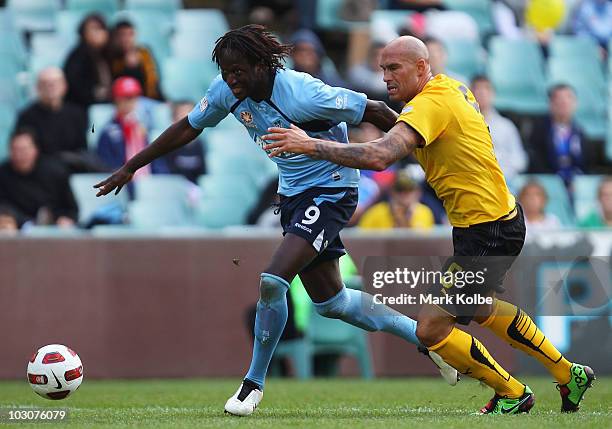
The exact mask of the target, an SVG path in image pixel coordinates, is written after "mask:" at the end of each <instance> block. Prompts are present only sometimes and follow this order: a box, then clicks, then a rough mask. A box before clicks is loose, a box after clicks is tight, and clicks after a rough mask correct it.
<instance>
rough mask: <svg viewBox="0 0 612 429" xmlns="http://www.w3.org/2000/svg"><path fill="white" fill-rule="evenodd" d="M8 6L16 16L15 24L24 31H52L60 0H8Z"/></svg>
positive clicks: (59, 7)
mask: <svg viewBox="0 0 612 429" xmlns="http://www.w3.org/2000/svg"><path fill="white" fill-rule="evenodd" d="M7 7H8V8H9V9H10V10H11V12H12V13H13V14H14V17H15V25H16V26H17V28H19V29H21V30H24V31H51V30H53V29H54V28H55V14H56V13H57V12H58V11H59V10H60V9H61V1H60V0H8V1H7Z"/></svg>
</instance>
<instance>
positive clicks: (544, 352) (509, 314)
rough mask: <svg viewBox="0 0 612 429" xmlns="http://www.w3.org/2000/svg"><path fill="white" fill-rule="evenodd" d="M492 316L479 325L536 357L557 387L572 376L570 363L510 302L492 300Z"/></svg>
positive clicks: (528, 318)
mask: <svg viewBox="0 0 612 429" xmlns="http://www.w3.org/2000/svg"><path fill="white" fill-rule="evenodd" d="M494 305H495V308H494V310H493V313H492V314H491V316H489V318H488V319H487V320H485V321H484V322H483V323H482V324H481V325H482V326H484V327H487V328H489V329H490V330H491V331H493V332H494V333H495V335H497V336H498V337H500V338H501V339H503V340H504V341H505V342H507V343H508V344H510V345H511V346H512V347H514V348H517V349H519V350H521V351H522V352H524V353H527V354H528V355H529V356H533V357H534V358H536V359H537V360H538V361H540V363H541V364H542V365H544V366H545V367H546V368H547V369H548V371H549V372H550V373H551V374H552V376H553V377H554V378H555V380H557V382H559V384H566V383H567V382H568V381H569V379H570V377H571V375H570V368H571V366H572V364H571V362H569V361H568V360H567V359H565V358H564V357H563V355H562V354H561V353H560V352H559V350H557V348H556V347H555V346H553V344H552V343H551V342H550V340H549V339H548V338H546V336H545V335H544V334H543V333H542V331H540V329H539V328H538V327H537V326H536V324H535V323H533V320H531V317H529V316H528V315H527V313H525V312H524V311H523V310H521V309H520V308H517V307H516V306H515V305H512V304H510V303H509V302H506V301H502V300H499V299H496V300H495V304H494Z"/></svg>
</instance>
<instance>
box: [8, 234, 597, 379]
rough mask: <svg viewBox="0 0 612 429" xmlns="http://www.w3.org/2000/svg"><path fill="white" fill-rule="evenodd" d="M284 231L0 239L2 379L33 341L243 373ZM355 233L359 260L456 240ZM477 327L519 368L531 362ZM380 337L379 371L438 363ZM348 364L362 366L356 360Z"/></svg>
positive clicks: (128, 371) (89, 361)
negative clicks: (258, 304) (249, 316)
mask: <svg viewBox="0 0 612 429" xmlns="http://www.w3.org/2000/svg"><path fill="white" fill-rule="evenodd" d="M278 242H279V239H278V237H277V236H276V235H274V236H264V237H254V238H247V237H240V236H238V237H234V238H231V237H230V238H228V237H218V238H215V237H210V238H163V239H162V238H153V237H152V238H134V239H126V238H120V239H114V238H104V239H99V238H98V239H95V238H89V237H88V238H72V239H62V238H26V239H23V238H22V239H19V238H16V239H10V238H6V239H1V240H0V361H1V363H2V365H0V378H20V377H23V376H24V375H25V368H26V363H27V360H28V359H29V358H30V355H31V353H32V352H33V351H34V350H35V348H36V347H39V346H42V345H44V344H50V343H55V342H57V343H65V344H67V345H69V346H71V347H73V348H74V349H75V350H77V351H78V353H79V355H80V356H81V358H82V360H83V362H84V364H85V368H86V372H87V375H88V376H91V377H99V378H116V377H127V378H140V377H196V376H197V377H209V376H211V377H226V376H241V375H243V374H244V371H245V369H246V368H247V366H248V362H249V359H250V355H251V342H250V339H249V336H248V332H247V330H246V328H245V322H244V320H245V311H246V310H247V308H248V307H249V306H250V305H252V304H253V303H254V302H255V301H256V300H257V297H258V291H257V286H258V282H259V273H260V272H261V271H262V270H263V269H265V267H266V264H267V263H268V261H269V258H270V256H271V254H272V252H273V251H274V249H275V247H276V246H277V245H278ZM345 242H346V244H347V247H348V248H349V249H350V251H351V254H352V255H353V257H354V259H355V260H356V262H357V263H358V265H361V264H362V262H363V259H364V258H365V257H366V256H368V255H444V254H450V252H451V250H452V247H451V242H450V239H449V237H448V235H446V234H445V235H443V236H439V237H438V236H434V237H431V236H427V235H422V236H420V237H412V238H409V239H407V238H405V237H402V236H395V237H393V235H391V234H390V235H389V236H384V237H383V238H381V237H380V236H379V237H374V236H372V237H368V236H365V237H361V236H350V234H349V237H348V238H346V239H345ZM604 329H605V328H604ZM474 330H475V332H477V335H478V336H479V337H480V338H481V339H482V340H483V342H484V343H485V344H487V346H488V347H489V348H490V350H491V351H492V352H493V353H494V355H495V356H496V357H497V358H498V360H499V361H500V362H501V363H502V364H504V365H506V366H507V367H508V368H509V369H512V370H520V369H521V368H529V367H528V366H525V365H524V364H521V363H520V362H519V360H518V357H517V355H516V354H515V352H514V351H513V350H512V349H510V348H509V347H508V346H507V345H506V344H502V343H501V342H500V341H499V340H497V339H496V338H492V336H491V335H489V333H488V332H484V331H483V330H482V329H480V328H474ZM370 344H371V348H372V351H373V362H374V369H375V374H376V375H377V376H402V375H424V374H434V373H435V371H434V368H433V366H432V365H429V364H428V363H427V362H426V360H425V358H424V357H422V356H421V355H419V354H418V353H416V352H415V350H414V348H412V347H410V346H406V344H405V343H403V342H402V341H400V340H398V339H396V338H393V337H391V336H390V335H387V334H370ZM598 369H599V370H600V371H601V368H598ZM343 372H344V373H345V374H348V375H352V374H356V366H355V365H354V364H352V363H348V364H345V365H343Z"/></svg>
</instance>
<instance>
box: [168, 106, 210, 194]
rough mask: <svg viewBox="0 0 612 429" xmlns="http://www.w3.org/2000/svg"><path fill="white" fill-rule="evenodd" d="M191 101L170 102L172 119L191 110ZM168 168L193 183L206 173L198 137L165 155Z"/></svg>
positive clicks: (176, 119)
mask: <svg viewBox="0 0 612 429" xmlns="http://www.w3.org/2000/svg"><path fill="white" fill-rule="evenodd" d="M192 108H193V103H192V102H191V101H176V102H174V103H173V104H172V120H173V121H174V122H177V121H179V120H181V119H183V118H184V117H185V116H187V115H188V114H189V112H191V109H192ZM166 162H167V163H168V169H169V170H170V173H172V174H181V175H183V176H185V177H186V178H187V179H188V180H190V181H192V182H193V183H197V181H198V177H199V176H201V175H202V174H205V173H206V163H205V158H204V144H203V142H202V140H201V139H200V138H197V139H195V140H193V141H192V142H191V143H188V144H186V145H185V146H182V147H180V148H179V149H177V150H175V151H172V152H170V153H169V154H168V155H166Z"/></svg>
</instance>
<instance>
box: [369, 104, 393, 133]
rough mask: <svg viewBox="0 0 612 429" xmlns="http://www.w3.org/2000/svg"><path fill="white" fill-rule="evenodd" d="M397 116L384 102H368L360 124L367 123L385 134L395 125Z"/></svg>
mask: <svg viewBox="0 0 612 429" xmlns="http://www.w3.org/2000/svg"><path fill="white" fill-rule="evenodd" d="M397 116H398V115H397V113H395V112H394V111H393V110H391V109H390V108H389V106H387V104H386V103H385V102H384V101H376V100H368V101H367V103H366V108H365V112H364V113H363V119H362V120H361V122H369V123H371V124H373V125H374V126H376V127H378V128H380V129H381V130H383V131H384V132H387V131H389V130H390V129H391V128H393V126H394V125H395V121H397Z"/></svg>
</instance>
